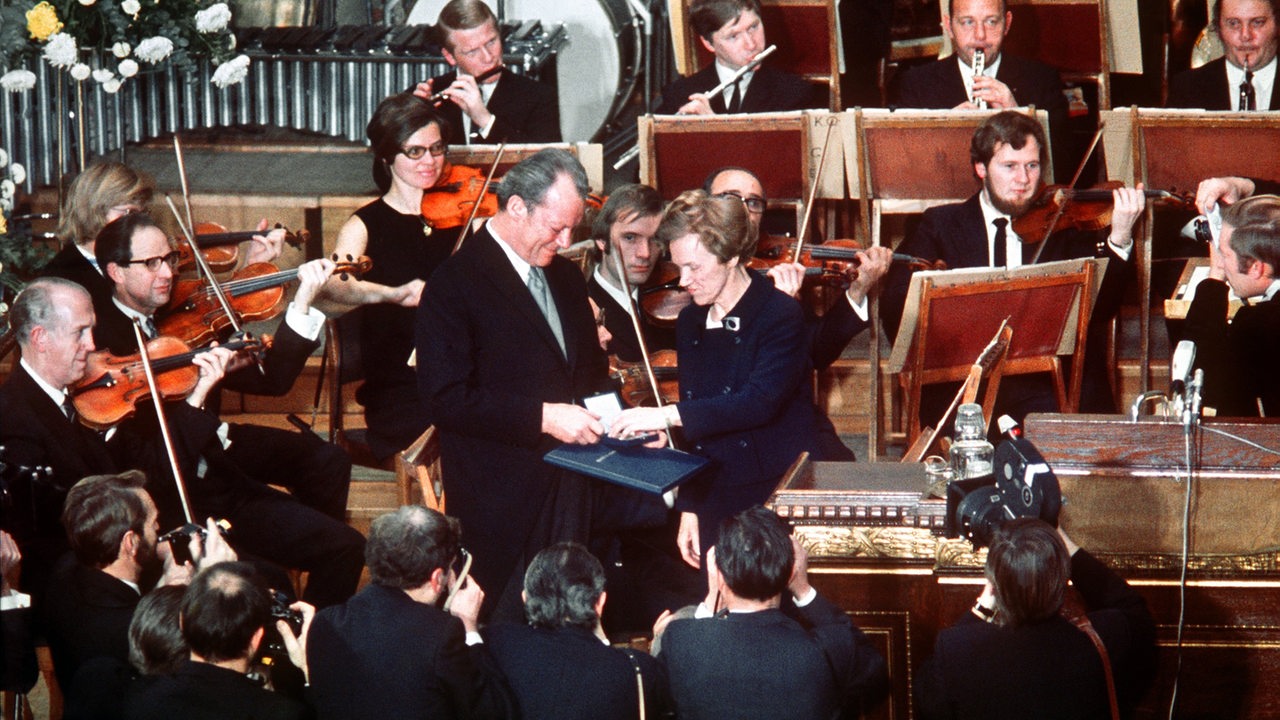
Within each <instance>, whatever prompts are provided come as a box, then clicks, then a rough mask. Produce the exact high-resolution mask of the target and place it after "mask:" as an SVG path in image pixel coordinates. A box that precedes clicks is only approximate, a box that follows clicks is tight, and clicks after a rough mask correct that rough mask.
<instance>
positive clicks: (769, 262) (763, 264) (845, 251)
mask: <svg viewBox="0 0 1280 720" xmlns="http://www.w3.org/2000/svg"><path fill="white" fill-rule="evenodd" d="M863 249H864V248H863V247H862V246H861V245H859V244H858V242H857V241H856V240H828V241H826V242H824V243H822V244H821V245H812V244H810V245H806V246H805V247H804V249H803V250H801V252H800V257H799V258H797V259H796V260H792V258H793V257H794V256H795V250H796V243H795V242H794V241H789V239H788V238H776V239H770V241H769V242H767V243H766V244H765V245H763V246H762V247H761V248H760V249H758V250H757V252H756V256H755V257H754V258H752V259H751V262H749V263H747V267H749V268H752V269H755V270H760V271H767V270H768V269H769V268H771V267H773V266H774V265H779V264H781V263H786V262H799V263H800V264H801V265H803V266H804V268H805V272H804V274H805V281H806V282H808V281H809V280H810V278H813V279H815V280H816V281H817V282H819V283H821V284H824V285H837V286H840V287H848V285H849V283H850V282H852V281H853V280H855V279H856V278H857V277H858V266H859V265H861V264H862V260H861V259H860V258H859V257H858V252H859V251H860V250H863ZM893 262H895V263H906V265H907V266H908V267H910V268H911V269H912V270H946V269H947V264H946V263H945V262H943V261H942V260H925V259H924V258H919V257H916V256H914V255H906V254H904V253H894V254H893Z"/></svg>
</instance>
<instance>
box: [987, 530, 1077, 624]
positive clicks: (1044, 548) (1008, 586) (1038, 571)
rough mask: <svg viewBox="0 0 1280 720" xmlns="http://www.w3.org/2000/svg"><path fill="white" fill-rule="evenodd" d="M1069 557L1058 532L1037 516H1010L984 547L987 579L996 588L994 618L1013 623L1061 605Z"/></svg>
mask: <svg viewBox="0 0 1280 720" xmlns="http://www.w3.org/2000/svg"><path fill="white" fill-rule="evenodd" d="M1070 577H1071V556H1070V554H1068V553H1067V546H1066V545H1065V544H1064V543H1063V542H1062V538H1061V537H1059V536H1058V531H1057V530H1055V529H1054V528H1053V526H1051V525H1049V523H1046V522H1045V521H1043V520H1041V519H1039V518H1018V519H1016V520H1010V521H1009V522H1007V523H1005V524H1004V525H1002V526H1001V527H1000V528H999V530H997V531H996V535H995V537H994V538H993V539H992V540H991V547H990V549H988V550H987V580H988V581H989V582H990V583H991V586H992V587H993V588H994V589H995V596H996V607H995V611H996V612H995V622H996V623H997V624H1000V625H1006V626H1010V627H1018V626H1021V625H1027V624H1029V623H1034V622H1039V621H1041V620H1045V619H1047V618H1050V617H1052V616H1054V615H1056V614H1057V613H1058V611H1059V610H1060V609H1061V608H1062V600H1063V597H1064V596H1065V594H1066V591H1067V580H1068V579H1069V578H1070Z"/></svg>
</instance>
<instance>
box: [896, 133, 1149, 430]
mask: <svg viewBox="0 0 1280 720" xmlns="http://www.w3.org/2000/svg"><path fill="white" fill-rule="evenodd" d="M1045 150H1046V146H1045V137H1044V129H1043V128H1042V127H1041V126H1040V123H1039V122H1037V121H1036V120H1035V119H1034V118H1032V117H1030V116H1028V115H1024V114H1022V113H1019V112H1013V111H1007V112H1002V113H998V114H996V115H992V116H991V117H990V118H988V119H987V120H986V121H985V122H984V123H983V124H982V125H981V126H979V127H978V129H977V130H976V131H975V132H974V134H973V140H972V142H971V143H970V145H969V157H970V159H971V161H972V162H973V172H974V175H976V176H977V178H978V180H980V181H981V182H982V189H981V190H979V191H978V192H977V193H976V194H974V195H973V197H971V198H969V199H968V200H966V201H964V202H963V203H958V204H954V205H943V206H941V207H935V208H930V209H929V210H927V211H925V213H924V217H923V218H922V219H921V221H920V225H919V227H918V228H917V229H916V231H915V233H913V234H912V236H911V237H909V238H907V239H906V240H905V241H903V243H902V244H901V245H900V246H899V248H898V252H901V253H906V254H908V255H914V256H916V257H920V258H924V259H925V260H930V261H932V260H942V261H944V262H945V263H946V264H947V267H948V268H950V269H953V270H954V269H957V268H980V267H1009V268H1015V267H1019V266H1022V265H1025V264H1028V263H1030V262H1032V260H1033V258H1035V257H1036V253H1037V251H1039V250H1040V248H1039V245H1038V240H1037V239H1035V238H1025V239H1024V238H1019V237H1018V235H1017V233H1015V232H1014V229H1013V221H1014V220H1015V219H1017V218H1019V217H1021V216H1022V215H1023V214H1024V213H1026V212H1027V210H1028V209H1029V208H1030V205H1031V203H1032V201H1033V200H1034V198H1035V197H1036V193H1037V191H1039V189H1040V173H1041V168H1042V167H1043V166H1044V164H1045V160H1046V157H1045ZM1112 198H1113V203H1114V208H1113V210H1112V215H1111V230H1110V233H1109V234H1108V235H1106V236H1105V237H1103V236H1101V235H1100V234H1099V233H1092V232H1080V231H1074V230H1063V231H1061V232H1058V233H1056V234H1054V235H1053V236H1052V237H1050V238H1049V239H1048V240H1046V241H1044V242H1045V243H1046V245H1045V246H1044V248H1043V250H1042V251H1040V255H1039V259H1038V260H1036V262H1042V263H1043V262H1053V261H1056V260H1067V259H1071V258H1088V257H1106V258H1110V259H1111V262H1110V263H1108V266H1107V271H1106V274H1105V275H1104V276H1103V280H1102V287H1101V290H1100V291H1099V293H1098V296H1097V298H1096V300H1095V302H1094V309H1093V317H1092V318H1091V319H1090V323H1089V338H1088V344H1087V346H1086V352H1087V354H1086V357H1085V377H1084V386H1083V389H1082V391H1081V401H1080V409H1081V411H1084V412H1089V411H1104V412H1112V411H1114V407H1113V404H1114V402H1113V400H1112V399H1111V397H1110V388H1109V384H1108V382H1107V377H1106V365H1105V354H1104V353H1103V350H1104V348H1105V343H1104V342H1103V339H1104V336H1103V335H1102V332H1103V331H1105V329H1106V326H1107V323H1108V322H1109V321H1110V320H1111V318H1112V317H1114V315H1115V313H1116V311H1117V310H1118V309H1119V306H1120V301H1121V299H1122V294H1123V291H1124V286H1125V284H1126V283H1127V281H1128V278H1129V277H1130V276H1131V274H1132V262H1131V261H1130V256H1131V254H1132V250H1133V233H1132V230H1133V224H1134V222H1135V221H1136V220H1137V219H1138V216H1139V215H1141V214H1142V211H1143V209H1144V207H1145V204H1146V200H1145V199H1144V197H1143V194H1142V190H1141V186H1139V189H1136V190H1135V189H1132V188H1120V189H1118V190H1115V191H1114V192H1113V193H1112ZM1024 241H1032V242H1031V243H1029V244H1024ZM913 272H914V271H913V270H911V269H910V268H908V267H906V266H905V265H896V266H894V267H893V269H891V270H890V272H889V277H888V280H887V281H886V283H885V288H884V292H883V294H882V295H881V298H880V314H881V319H882V320H883V321H884V326H885V329H886V330H888V332H889V333H891V334H894V335H896V334H897V330H898V324H899V322H900V320H901V319H902V309H903V306H904V305H905V304H906V298H907V290H908V288H909V286H910V284H911V274H912V273H913ZM946 387H947V386H946V385H932V386H929V388H927V389H926V391H925V392H924V393H923V394H922V397H921V403H920V418H921V420H922V421H924V422H926V423H930V424H931V423H933V422H936V420H937V418H938V417H939V416H940V415H942V413H943V411H944V410H945V409H946V407H947V404H948V403H949V402H950V399H951V397H952V395H954V393H955V387H952V388H951V389H950V390H949V391H948V390H946ZM1058 409H1059V408H1058V407H1057V401H1056V400H1055V399H1054V393H1053V390H1052V385H1051V383H1050V381H1049V380H1048V379H1047V378H1044V377H1042V376H1040V375H1022V376H1019V375H1015V376H1012V377H1008V378H1005V379H1004V380H1003V381H1002V383H1001V386H1000V395H999V398H998V399H997V404H996V412H995V414H996V415H999V414H1002V413H1007V414H1009V415H1012V416H1013V417H1014V419H1016V420H1019V421H1021V419H1022V417H1023V416H1025V415H1026V414H1027V413H1029V412H1055V411H1057V410H1058Z"/></svg>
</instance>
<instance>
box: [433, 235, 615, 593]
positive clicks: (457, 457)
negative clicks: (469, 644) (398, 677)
mask: <svg viewBox="0 0 1280 720" xmlns="http://www.w3.org/2000/svg"><path fill="white" fill-rule="evenodd" d="M543 270H544V272H545V274H546V279H547V286H548V290H549V291H550V294H551V297H552V299H553V300H554V301H555V304H556V307H557V309H558V312H559V315H560V323H561V325H562V327H563V330H564V340H565V346H566V348H567V351H568V358H567V359H566V357H565V355H564V354H563V353H562V352H561V350H560V346H559V345H558V344H557V343H556V340H555V336H554V335H552V333H551V328H550V326H549V325H548V324H547V321H546V318H544V317H543V315H542V313H541V311H540V310H539V309H538V306H537V304H536V303H535V302H534V300H533V296H532V295H531V294H530V292H529V289H528V287H527V286H526V285H525V284H524V282H523V281H521V279H520V276H519V274H518V273H517V272H516V271H515V268H513V267H512V266H511V262H510V261H509V260H508V259H507V256H506V255H505V254H504V253H503V251H502V248H500V247H499V246H498V243H497V241H495V240H494V239H493V236H492V235H490V234H489V231H488V229H487V228H483V229H481V230H480V231H479V232H478V233H476V235H475V236H474V237H472V239H470V240H468V241H467V243H466V244H465V245H463V246H462V249H461V250H460V251H458V253H457V254H455V255H453V256H452V257H450V258H449V259H448V260H446V261H445V262H444V263H443V264H442V265H440V267H439V268H438V269H436V271H435V274H434V275H432V276H431V282H430V283H428V284H427V288H426V290H425V291H424V292H423V295H422V301H421V302H420V303H419V305H418V317H417V334H416V339H417V351H418V380H419V388H420V394H421V396H422V398H423V400H424V401H425V402H426V403H427V408H428V415H429V416H430V418H431V421H432V422H433V423H434V424H435V425H436V427H437V428H438V429H439V431H440V452H441V461H442V463H443V469H444V482H445V492H446V493H447V494H448V496H449V513H450V514H451V515H456V516H457V517H458V518H459V519H460V520H461V521H462V534H463V543H464V544H466V546H467V548H468V549H469V550H471V552H472V553H473V554H474V555H475V557H476V563H475V567H474V568H473V569H472V573H473V574H474V575H476V576H477V579H478V580H479V582H480V586H481V587H482V588H484V589H485V591H486V593H487V594H488V596H487V599H486V607H487V608H489V607H492V603H496V602H497V596H498V594H499V593H501V592H502V590H503V587H504V586H505V583H506V581H507V580H508V579H509V578H510V577H511V576H512V575H513V574H515V573H520V572H523V568H517V567H516V564H517V562H519V560H520V558H521V556H522V555H523V554H524V553H525V551H526V550H531V551H532V552H536V551H537V550H540V549H541V548H542V547H545V545H546V544H547V541H548V540H549V539H550V533H549V531H550V530H551V529H550V528H549V527H546V525H547V524H548V523H554V524H555V525H556V526H557V529H556V530H555V531H554V536H555V539H557V540H559V539H573V537H578V538H582V535H581V534H579V533H577V532H571V530H574V531H576V530H578V529H580V526H577V525H576V524H575V523H573V518H572V517H571V514H572V512H574V511H577V510H582V507H581V502H582V501H583V498H584V497H585V495H586V494H587V492H588V491H587V486H586V485H585V483H586V481H585V480H584V479H583V478H580V477H578V476H574V475H570V474H568V473H563V472H561V471H559V470H557V469H555V468H554V467H553V466H551V465H549V464H547V463H545V462H543V461H542V456H543V455H545V454H546V453H547V452H548V451H549V450H551V449H553V448H555V447H557V446H559V444H560V443H559V441H557V440H555V439H554V438H552V437H551V436H549V435H544V434H542V404H543V403H544V402H554V403H572V402H577V401H580V400H581V399H582V398H584V397H587V396H590V395H593V394H595V393H597V392H600V391H602V390H605V389H607V387H608V372H607V370H608V368H607V361H606V358H605V354H604V351H603V350H602V349H601V348H600V345H599V343H598V341H597V336H596V325H595V318H594V317H593V316H592V314H591V307H590V305H589V304H588V303H587V287H586V282H585V281H584V280H583V278H582V272H581V271H579V270H578V267H577V266H576V265H574V264H573V263H572V262H570V261H568V260H565V259H564V258H560V257H557V258H555V259H554V260H553V261H552V262H551V264H550V265H549V266H548V267H546V268H544V269H543ZM578 519H579V520H581V517H580V516H579V517H578ZM566 523H567V524H566ZM571 526H572V527H571ZM535 529H537V530H538V531H539V532H538V537H533V534H534V531H535ZM566 535H570V536H571V537H566ZM532 552H530V553H529V557H532Z"/></svg>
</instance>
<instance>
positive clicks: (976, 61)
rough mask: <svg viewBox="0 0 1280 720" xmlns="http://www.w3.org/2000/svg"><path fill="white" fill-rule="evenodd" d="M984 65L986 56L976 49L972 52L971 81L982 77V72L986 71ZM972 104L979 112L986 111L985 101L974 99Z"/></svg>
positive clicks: (980, 49)
mask: <svg viewBox="0 0 1280 720" xmlns="http://www.w3.org/2000/svg"><path fill="white" fill-rule="evenodd" d="M986 65H987V54H986V53H984V52H983V51H982V48H978V49H976V50H974V51H973V79H975V80H977V79H978V78H979V77H980V76H981V75H982V71H983V70H985V69H986ZM973 104H974V105H977V106H978V109H979V110H986V109H987V101H986V100H982V99H979V98H974V99H973Z"/></svg>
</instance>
